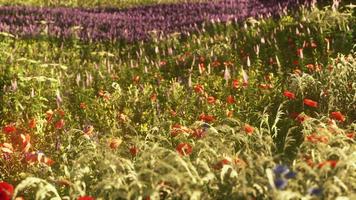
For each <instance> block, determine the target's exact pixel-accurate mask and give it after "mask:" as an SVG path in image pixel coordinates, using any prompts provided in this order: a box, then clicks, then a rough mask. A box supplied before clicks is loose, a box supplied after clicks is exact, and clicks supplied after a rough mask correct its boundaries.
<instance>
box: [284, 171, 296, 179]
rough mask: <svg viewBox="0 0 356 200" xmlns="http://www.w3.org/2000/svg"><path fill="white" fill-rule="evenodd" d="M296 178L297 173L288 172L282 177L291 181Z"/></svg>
mask: <svg viewBox="0 0 356 200" xmlns="http://www.w3.org/2000/svg"><path fill="white" fill-rule="evenodd" d="M296 176H297V173H295V172H292V171H290V172H288V173H286V174H285V175H284V178H286V179H291V178H295V177H296Z"/></svg>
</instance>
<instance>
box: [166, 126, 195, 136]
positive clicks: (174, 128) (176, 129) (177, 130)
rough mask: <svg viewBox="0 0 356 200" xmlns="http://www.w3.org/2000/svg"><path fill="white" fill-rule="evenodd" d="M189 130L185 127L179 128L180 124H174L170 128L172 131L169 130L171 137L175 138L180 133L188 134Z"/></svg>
mask: <svg viewBox="0 0 356 200" xmlns="http://www.w3.org/2000/svg"><path fill="white" fill-rule="evenodd" d="M190 132H191V130H190V129H188V128H187V127H185V126H181V125H180V124H175V125H173V126H172V130H171V136H172V137H175V136H177V135H179V134H181V133H190Z"/></svg>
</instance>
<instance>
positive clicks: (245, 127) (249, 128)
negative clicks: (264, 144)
mask: <svg viewBox="0 0 356 200" xmlns="http://www.w3.org/2000/svg"><path fill="white" fill-rule="evenodd" d="M254 130H255V128H253V127H252V126H251V125H249V124H245V125H244V131H245V132H246V133H247V134H248V135H252V133H253V131H254Z"/></svg>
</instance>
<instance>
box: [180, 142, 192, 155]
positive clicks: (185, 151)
mask: <svg viewBox="0 0 356 200" xmlns="http://www.w3.org/2000/svg"><path fill="white" fill-rule="evenodd" d="M176 150H177V152H178V153H179V154H180V155H181V156H188V155H190V154H191V153H192V152H193V148H192V146H190V144H188V143H180V144H178V146H177V147H176Z"/></svg>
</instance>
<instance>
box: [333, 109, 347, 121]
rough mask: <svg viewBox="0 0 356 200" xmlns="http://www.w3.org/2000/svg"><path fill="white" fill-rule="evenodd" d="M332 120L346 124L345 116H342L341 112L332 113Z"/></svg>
mask: <svg viewBox="0 0 356 200" xmlns="http://www.w3.org/2000/svg"><path fill="white" fill-rule="evenodd" d="M330 117H331V118H332V119H335V120H338V121H339V122H344V121H345V116H344V115H343V114H341V112H339V111H337V112H332V113H331V116H330Z"/></svg>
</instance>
